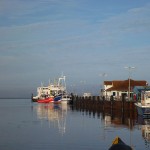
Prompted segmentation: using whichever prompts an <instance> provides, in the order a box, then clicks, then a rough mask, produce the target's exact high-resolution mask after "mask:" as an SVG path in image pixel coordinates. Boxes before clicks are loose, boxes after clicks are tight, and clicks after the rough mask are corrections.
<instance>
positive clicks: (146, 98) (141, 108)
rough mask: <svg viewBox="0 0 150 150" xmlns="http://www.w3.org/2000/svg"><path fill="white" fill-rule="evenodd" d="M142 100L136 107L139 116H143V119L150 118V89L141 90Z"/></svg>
mask: <svg viewBox="0 0 150 150" xmlns="http://www.w3.org/2000/svg"><path fill="white" fill-rule="evenodd" d="M140 94H141V100H140V102H136V103H135V106H136V108H137V111H138V115H140V116H142V117H143V118H149V117H150V89H147V88H146V87H145V89H142V90H141V93H140Z"/></svg>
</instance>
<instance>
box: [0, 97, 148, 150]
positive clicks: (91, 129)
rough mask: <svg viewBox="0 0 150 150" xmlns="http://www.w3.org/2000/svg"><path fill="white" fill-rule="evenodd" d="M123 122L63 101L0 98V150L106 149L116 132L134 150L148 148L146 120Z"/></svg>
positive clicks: (145, 149)
mask: <svg viewBox="0 0 150 150" xmlns="http://www.w3.org/2000/svg"><path fill="white" fill-rule="evenodd" d="M127 120H128V119H127ZM131 122H132V123H131ZM126 124H127V125H126ZM126 124H121V123H120V122H119V120H118V119H117V118H116V119H115V118H114V119H113V122H112V121H111V117H110V116H109V115H105V116H102V115H101V114H99V115H96V114H95V115H90V114H89V113H88V112H84V111H77V110H75V109H71V108H70V107H69V106H67V105H66V104H61V105H56V104H55V105H53V104H38V103H32V102H31V100H30V99H0V149H1V150H50V149H51V150H107V149H108V148H109V147H110V145H111V143H112V140H113V139H114V138H115V137H116V136H119V137H121V138H122V140H123V141H124V142H125V143H127V144H128V145H131V146H132V147H133V149H135V150H148V149H150V143H149V140H150V135H149V134H150V129H149V128H150V123H149V120H142V119H139V120H134V121H131V120H130V119H129V121H128V122H127V123H126ZM131 124H132V127H130V126H131ZM145 124H147V125H145ZM146 136H147V137H146ZM148 138H149V139H148Z"/></svg>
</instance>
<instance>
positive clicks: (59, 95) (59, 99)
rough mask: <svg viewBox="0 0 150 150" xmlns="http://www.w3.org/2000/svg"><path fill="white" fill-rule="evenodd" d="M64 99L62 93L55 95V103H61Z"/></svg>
mask: <svg viewBox="0 0 150 150" xmlns="http://www.w3.org/2000/svg"><path fill="white" fill-rule="evenodd" d="M61 100H62V94H58V95H56V96H55V97H54V103H60V102H61Z"/></svg>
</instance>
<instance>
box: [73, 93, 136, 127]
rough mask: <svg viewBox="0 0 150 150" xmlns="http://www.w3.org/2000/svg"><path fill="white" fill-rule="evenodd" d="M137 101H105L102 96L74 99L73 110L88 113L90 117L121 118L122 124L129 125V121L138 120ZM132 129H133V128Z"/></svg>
mask: <svg viewBox="0 0 150 150" xmlns="http://www.w3.org/2000/svg"><path fill="white" fill-rule="evenodd" d="M134 103H135V101H126V100H125V99H122V100H109V101H108V100H105V99H103V98H101V97H100V96H92V97H78V96H76V97H73V99H72V106H73V109H75V110H77V111H81V112H86V113H87V114H89V115H93V116H94V117H95V115H97V116H100V114H101V116H103V117H105V116H107V115H109V116H111V119H112V120H115V119H114V118H119V120H120V122H121V123H122V124H126V125H127V124H128V121H129V120H130V121H131V122H134V121H133V120H135V119H137V116H138V115H137V110H136V107H135V105H134ZM131 128H132V127H131Z"/></svg>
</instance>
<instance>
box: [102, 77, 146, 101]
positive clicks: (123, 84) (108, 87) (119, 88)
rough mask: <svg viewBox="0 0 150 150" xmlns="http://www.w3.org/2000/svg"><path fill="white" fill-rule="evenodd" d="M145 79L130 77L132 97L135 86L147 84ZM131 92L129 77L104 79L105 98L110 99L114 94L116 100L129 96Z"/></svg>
mask: <svg viewBox="0 0 150 150" xmlns="http://www.w3.org/2000/svg"><path fill="white" fill-rule="evenodd" d="M146 85H147V82H146V81H145V80H142V81H139V80H138V81H135V80H132V79H130V97H132V95H133V88H134V86H146ZM128 93H129V79H128V80H114V81H104V89H103V90H102V96H104V97H105V99H107V100H110V98H111V96H113V98H114V99H116V100H121V99H122V97H123V96H128Z"/></svg>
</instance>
